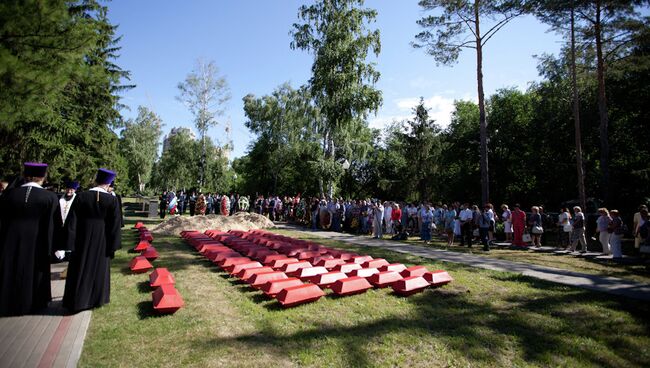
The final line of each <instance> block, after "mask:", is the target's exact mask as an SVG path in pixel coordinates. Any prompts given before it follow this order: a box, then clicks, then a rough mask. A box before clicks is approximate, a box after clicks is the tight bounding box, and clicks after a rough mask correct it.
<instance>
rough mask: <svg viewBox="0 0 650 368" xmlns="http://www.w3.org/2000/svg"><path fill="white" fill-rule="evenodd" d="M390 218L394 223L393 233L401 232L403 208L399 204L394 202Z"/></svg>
mask: <svg viewBox="0 0 650 368" xmlns="http://www.w3.org/2000/svg"><path fill="white" fill-rule="evenodd" d="M390 220H391V223H392V224H393V229H392V230H393V234H399V233H401V232H402V223H401V221H402V210H401V209H400V208H399V204H397V203H394V204H393V209H392V211H391V213H390Z"/></svg>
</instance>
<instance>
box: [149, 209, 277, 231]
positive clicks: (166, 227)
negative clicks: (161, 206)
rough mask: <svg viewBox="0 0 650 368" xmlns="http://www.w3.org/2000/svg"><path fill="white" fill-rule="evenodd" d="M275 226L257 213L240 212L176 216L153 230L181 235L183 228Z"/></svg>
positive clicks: (254, 227)
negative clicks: (233, 213)
mask: <svg viewBox="0 0 650 368" xmlns="http://www.w3.org/2000/svg"><path fill="white" fill-rule="evenodd" d="M273 226H275V225H274V224H273V222H272V221H271V220H269V219H268V218H266V217H264V216H262V215H258V214H256V213H248V212H238V213H236V214H235V215H234V216H222V215H206V216H192V217H188V216H176V217H172V218H170V219H168V220H165V221H163V222H161V223H160V224H159V225H157V226H155V227H154V228H153V229H151V231H152V232H153V233H155V234H161V235H180V233H181V231H183V230H196V231H200V232H204V231H206V230H213V229H217V230H221V231H228V230H254V229H268V228H271V227H273Z"/></svg>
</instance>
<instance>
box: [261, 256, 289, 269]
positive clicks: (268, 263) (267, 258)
mask: <svg viewBox="0 0 650 368" xmlns="http://www.w3.org/2000/svg"><path fill="white" fill-rule="evenodd" d="M278 259H287V256H285V255H284V254H268V255H265V256H264V258H263V259H262V263H264V265H265V266H272V265H273V261H275V260H278Z"/></svg>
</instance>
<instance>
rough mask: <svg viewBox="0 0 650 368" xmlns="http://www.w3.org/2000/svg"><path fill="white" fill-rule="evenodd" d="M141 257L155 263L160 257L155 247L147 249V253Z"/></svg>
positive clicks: (143, 253)
mask: <svg viewBox="0 0 650 368" xmlns="http://www.w3.org/2000/svg"><path fill="white" fill-rule="evenodd" d="M140 255H141V256H143V257H144V258H146V259H148V260H149V261H155V260H156V258H158V256H159V254H158V251H157V250H156V248H154V247H149V248H147V249H145V251H144V252H142V253H141V254H140Z"/></svg>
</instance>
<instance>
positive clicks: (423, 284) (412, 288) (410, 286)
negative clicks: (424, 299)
mask: <svg viewBox="0 0 650 368" xmlns="http://www.w3.org/2000/svg"><path fill="white" fill-rule="evenodd" d="M427 286H429V282H428V281H427V280H425V279H424V277H422V276H411V277H405V278H403V279H401V280H399V281H397V282H395V283H394V284H393V285H392V287H393V290H394V291H395V292H396V293H397V294H399V295H404V296H408V295H412V294H415V293H419V292H420V291H422V290H424V289H426V288H427Z"/></svg>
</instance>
